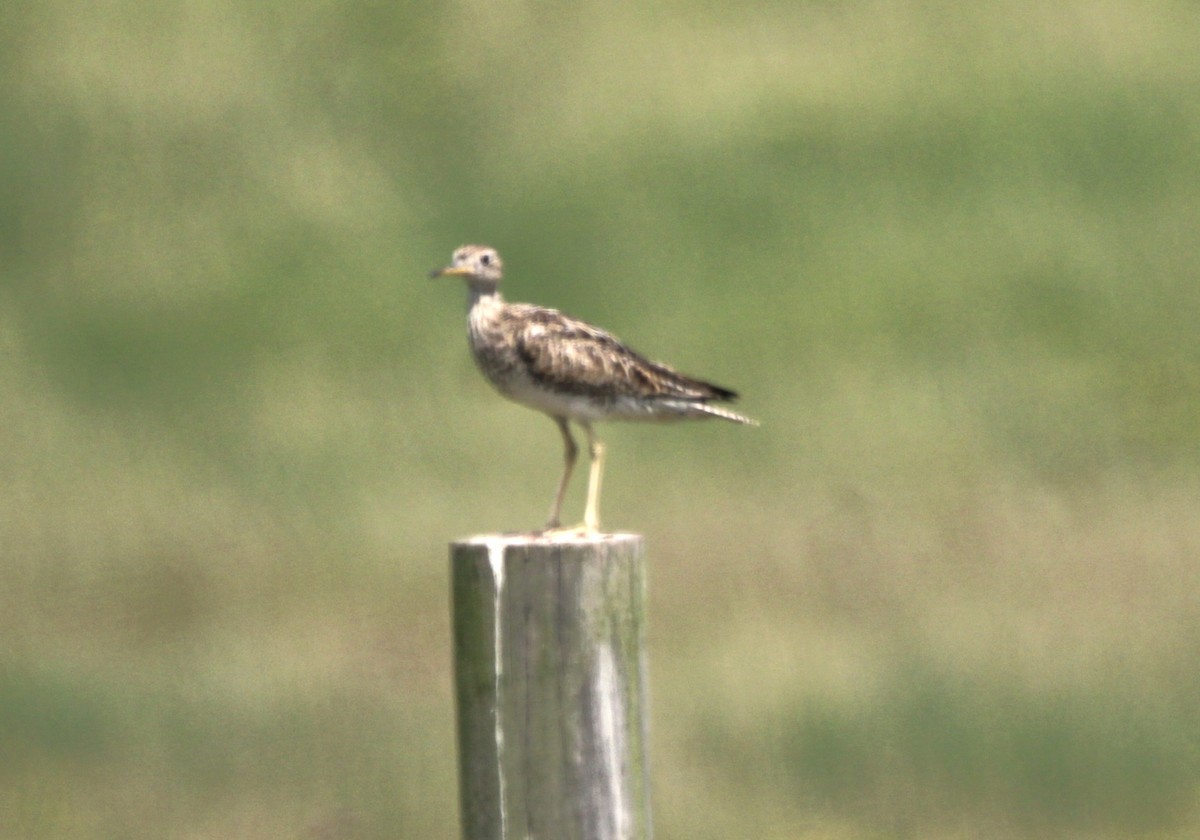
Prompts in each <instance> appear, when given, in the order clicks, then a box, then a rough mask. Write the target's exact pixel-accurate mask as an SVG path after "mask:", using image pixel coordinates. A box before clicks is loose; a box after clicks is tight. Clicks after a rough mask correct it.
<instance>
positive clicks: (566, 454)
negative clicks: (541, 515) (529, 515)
mask: <svg viewBox="0 0 1200 840" xmlns="http://www.w3.org/2000/svg"><path fill="white" fill-rule="evenodd" d="M554 422H555V423H557V424H558V430H559V431H560V432H562V438H563V474H562V478H561V479H559V482H558V492H556V493H555V494H554V503H553V504H552V505H551V506H550V521H549V522H547V523H546V528H548V529H554V528H557V527H558V526H559V525H560V524H561V521H560V517H561V515H562V503H563V497H564V496H566V495H567V485H568V484H570V483H571V470H573V469H575V458H576V456H577V455H578V454H579V447H577V446H576V445H575V438H573V437H571V427H570V426H568V425H567V418H565V417H555V418H554Z"/></svg>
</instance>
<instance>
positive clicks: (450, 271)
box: [429, 265, 471, 280]
mask: <svg viewBox="0 0 1200 840" xmlns="http://www.w3.org/2000/svg"><path fill="white" fill-rule="evenodd" d="M470 273H471V269H469V268H467V267H466V266H465V265H449V266H446V267H445V268H435V269H434V270H433V271H431V272H429V279H430V280H436V279H438V278H439V277H461V276H462V275H464V274H470Z"/></svg>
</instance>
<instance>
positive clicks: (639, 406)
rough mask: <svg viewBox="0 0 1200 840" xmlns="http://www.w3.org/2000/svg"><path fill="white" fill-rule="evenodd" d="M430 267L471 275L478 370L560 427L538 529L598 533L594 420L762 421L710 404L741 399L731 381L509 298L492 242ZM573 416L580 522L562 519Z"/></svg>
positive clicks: (598, 444)
mask: <svg viewBox="0 0 1200 840" xmlns="http://www.w3.org/2000/svg"><path fill="white" fill-rule="evenodd" d="M429 276H430V278H441V277H461V278H462V279H463V280H465V281H466V285H467V334H468V338H469V341H470V346H471V355H472V356H473V357H474V359H475V364H476V365H477V366H478V368H479V370H480V372H482V373H483V375H484V377H485V378H487V380H488V381H489V382H490V383H491V384H492V385H493V386H494V387H495V388H496V390H497V391H499V392H500V393H501V394H502V395H503V396H505V397H507V398H508V399H510V400H512V401H514V402H517V403H520V404H521V405H525V406H527V407H529V408H532V409H535V410H537V411H541V412H543V413H544V414H547V415H549V416H550V418H551V419H553V420H554V422H555V423H556V424H557V426H558V430H559V432H560V433H561V434H562V440H563V471H562V477H561V478H560V479H559V482H558V488H557V490H556V491H555V493H554V501H553V502H552V503H551V506H550V518H549V520H548V521H547V523H546V527H545V528H544V529H542V533H555V532H572V533H580V534H598V533H599V532H600V480H601V475H602V472H603V469H604V444H603V442H602V441H601V440H600V438H599V437H598V436H597V435H596V432H595V430H594V428H593V424H594V423H596V422H599V421H603V420H648V421H670V420H684V419H707V418H716V419H720V420H727V421H729V422H732V423H740V424H745V425H750V426H756V425H758V422H757V421H756V420H752V419H751V418H749V417H745V416H743V415H741V414H738V413H737V412H735V411H731V410H729V409H728V408H725V407H723V406H720V405H714V403H721V402H732V401H733V400H736V399H737V397H738V394H737V392H735V391H732V390H730V389H729V388H723V387H721V386H719V385H714V384H712V383H711V382H706V381H704V380H702V379H695V378H693V377H690V376H686V375H684V374H682V373H680V372H678V371H677V370H675V369H674V368H672V367H669V366H668V365H665V364H663V363H661V362H654V361H651V360H649V359H648V358H646V357H645V356H643V355H641V354H640V353H638V352H637V351H635V350H633V349H631V348H630V347H629V346H628V345H626V344H625V343H623V342H622V341H621V340H620V339H618V338H617V337H616V336H614V335H613V334H611V333H609V332H606V331H605V330H602V329H600V328H599V327H594V326H592V325H591V324H588V323H586V322H584V321H581V320H578V319H576V318H572V317H571V316H569V315H565V314H563V313H562V312H559V311H558V310H556V309H548V308H546V307H542V306H536V305H534V304H530V303H508V302H507V301H505V300H504V297H503V296H502V295H501V294H500V282H501V280H502V279H503V276H504V264H503V262H502V261H501V259H500V254H499V253H497V251H496V249H495V248H491V247H488V246H486V245H463V246H461V247H460V248H457V249H456V250H455V251H454V254H453V256H452V257H451V262H450V265H448V266H446V267H445V268H436V269H434V270H433V271H431V272H430V273H429ZM572 422H574V423H575V424H576V425H578V426H579V427H580V428H582V429H583V431H584V433H585V434H586V436H587V444H588V457H589V459H590V469H589V472H588V490H587V502H586V504H585V508H584V517H583V523H582V524H581V525H577V526H572V527H568V528H564V527H562V525H561V513H562V505H563V497H564V496H565V495H566V492H567V487H568V484H569V482H570V480H571V473H572V471H573V470H574V468H575V462H576V460H577V458H578V453H579V448H578V446H577V444H576V442H575V438H574V437H573V436H572V434H571V427H570V424H571V423H572Z"/></svg>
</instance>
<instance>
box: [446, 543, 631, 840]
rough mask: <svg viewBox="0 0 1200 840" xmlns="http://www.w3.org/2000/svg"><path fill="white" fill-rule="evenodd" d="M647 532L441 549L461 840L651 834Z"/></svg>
mask: <svg viewBox="0 0 1200 840" xmlns="http://www.w3.org/2000/svg"><path fill="white" fill-rule="evenodd" d="M644 554H645V543H644V541H643V539H642V537H641V536H639V535H636V534H601V535H598V536H595V537H586V538H584V537H579V538H559V539H547V538H539V537H531V536H498V535H496V536H482V537H475V538H472V539H467V540H462V541H460V542H455V543H453V544H452V545H451V549H450V563H451V580H452V585H453V610H454V660H455V687H456V693H457V698H458V751H459V784H460V796H461V804H462V826H463V829H462V830H463V839H464V840H525V839H526V838H531V840H649V838H650V802H649V790H648V787H649V785H648V778H647V773H646V709H645V696H646V665H645V655H644V653H643V649H642V648H643V646H642V637H643V615H642V602H643V594H644V587H645V577H644V569H643V558H644Z"/></svg>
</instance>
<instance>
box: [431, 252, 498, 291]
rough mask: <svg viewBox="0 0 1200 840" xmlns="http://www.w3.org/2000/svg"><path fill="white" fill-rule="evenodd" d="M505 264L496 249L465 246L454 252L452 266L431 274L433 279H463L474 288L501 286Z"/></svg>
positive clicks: (436, 269)
mask: <svg viewBox="0 0 1200 840" xmlns="http://www.w3.org/2000/svg"><path fill="white" fill-rule="evenodd" d="M503 270H504V263H502V262H501V261H500V255H499V254H498V253H496V249H495V248H489V247H488V246H486V245H463V246H462V247H461V248H458V249H457V250H455V252H454V256H453V257H451V259H450V265H448V266H446V267H445V268H435V269H434V270H433V271H431V272H429V276H430V277H431V278H432V277H463V278H466V281H467V282H468V283H470V284H471V285H473V286H476V285H478V286H491V287H493V288H494V287H496V286H499V285H500V278H501V276H502V275H503Z"/></svg>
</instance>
